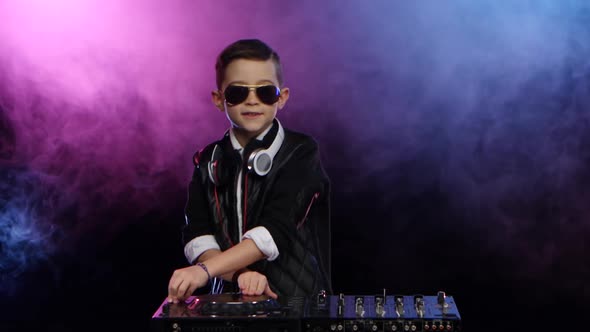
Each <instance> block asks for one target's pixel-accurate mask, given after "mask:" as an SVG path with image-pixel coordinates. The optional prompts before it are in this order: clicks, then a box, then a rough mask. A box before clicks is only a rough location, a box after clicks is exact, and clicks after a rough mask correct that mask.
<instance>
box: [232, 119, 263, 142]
mask: <svg viewBox="0 0 590 332" xmlns="http://www.w3.org/2000/svg"><path fill="white" fill-rule="evenodd" d="M271 126H272V123H270V124H269V125H268V126H266V127H264V128H262V129H260V130H259V131H257V132H254V133H253V132H249V131H246V130H244V129H241V128H236V127H233V128H232V130H233V132H234V135H235V136H236V139H237V140H238V143H240V145H241V146H242V148H244V147H246V145H248V143H250V141H251V140H253V139H256V137H258V136H259V135H260V134H261V133H263V132H264V131H265V130H267V129H268V128H270V127H271Z"/></svg>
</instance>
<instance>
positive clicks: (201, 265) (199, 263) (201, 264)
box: [196, 262, 211, 283]
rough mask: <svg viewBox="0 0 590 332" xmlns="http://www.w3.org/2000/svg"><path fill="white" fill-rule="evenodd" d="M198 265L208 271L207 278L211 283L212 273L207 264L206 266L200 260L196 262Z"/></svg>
mask: <svg viewBox="0 0 590 332" xmlns="http://www.w3.org/2000/svg"><path fill="white" fill-rule="evenodd" d="M196 265H197V266H200V267H201V268H202V269H203V270H205V273H207V278H209V283H211V275H210V274H209V270H208V269H207V266H205V264H203V263H201V262H198V263H197V264H196Z"/></svg>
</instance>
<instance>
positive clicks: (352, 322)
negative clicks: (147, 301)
mask: <svg viewBox="0 0 590 332" xmlns="http://www.w3.org/2000/svg"><path fill="white" fill-rule="evenodd" d="M151 323H152V324H151V325H152V331H154V332H189V331H190V332H205V331H216V332H230V331H231V332H239V331H273V332H274V331H276V332H322V331H343V332H349V331H350V332H360V331H371V332H379V331H400V332H434V331H439V332H442V331H446V332H458V331H461V316H460V315H459V310H458V308H457V305H456V303H455V300H454V299H453V297H452V296H447V294H446V293H445V292H443V291H439V292H438V293H437V294H436V295H421V294H415V295H387V294H385V292H384V293H383V294H378V295H345V294H339V295H327V294H326V293H324V292H321V293H320V294H318V295H317V296H313V297H309V298H304V297H290V298H284V299H279V300H274V299H272V298H269V297H267V296H263V295H262V296H246V295H241V294H238V293H226V294H208V295H200V296H191V297H189V298H188V299H187V300H186V301H185V302H181V303H176V304H175V303H168V302H167V301H164V302H163V303H162V304H161V305H160V307H159V308H158V309H157V310H156V312H155V313H154V315H153V316H152V321H151Z"/></svg>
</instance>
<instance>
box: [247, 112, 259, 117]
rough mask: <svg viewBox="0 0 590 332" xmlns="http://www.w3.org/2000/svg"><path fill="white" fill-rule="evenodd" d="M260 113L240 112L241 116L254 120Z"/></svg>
mask: <svg viewBox="0 0 590 332" xmlns="http://www.w3.org/2000/svg"><path fill="white" fill-rule="evenodd" d="M261 115H262V113H259V112H242V116H244V117H247V118H255V117H257V116H261Z"/></svg>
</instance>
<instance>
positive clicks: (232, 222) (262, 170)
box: [168, 39, 332, 302]
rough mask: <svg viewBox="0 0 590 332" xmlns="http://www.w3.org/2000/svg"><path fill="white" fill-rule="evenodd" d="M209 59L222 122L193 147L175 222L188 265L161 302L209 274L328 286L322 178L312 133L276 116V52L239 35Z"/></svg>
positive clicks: (246, 289) (248, 285)
mask: <svg viewBox="0 0 590 332" xmlns="http://www.w3.org/2000/svg"><path fill="white" fill-rule="evenodd" d="M215 68H216V74H217V90H216V91H213V92H212V93H211V95H212V100H213V103H214V104H215V106H216V107H217V108H218V109H219V110H220V111H222V112H224V113H225V114H226V116H227V118H228V120H229V121H230V129H229V130H228V131H227V132H226V133H225V135H224V136H223V138H222V139H221V140H219V141H217V142H214V143H212V144H210V145H208V146H207V147H205V148H204V149H203V150H201V151H200V152H198V153H197V154H195V156H194V163H195V170H194V173H193V177H192V180H191V182H190V184H189V192H188V200H187V204H186V209H185V216H186V225H185V226H184V228H183V243H184V245H185V247H184V252H185V256H186V257H187V259H188V261H189V262H190V263H191V266H189V267H186V268H182V269H179V270H176V271H174V273H173V275H172V277H171V278H170V283H169V285H168V301H170V302H178V301H182V300H184V299H186V298H187V297H188V296H190V295H191V294H192V293H193V292H194V291H195V290H196V289H197V288H200V287H203V286H205V285H207V284H208V283H209V282H211V281H212V279H213V278H217V277H221V278H223V279H224V280H231V281H234V282H237V284H238V286H239V288H240V290H241V292H242V293H243V294H245V295H260V294H263V293H264V294H266V295H268V296H271V297H273V298H277V297H278V296H302V295H303V296H308V295H312V294H318V293H319V292H320V291H321V290H324V291H326V292H328V293H331V292H332V289H331V276H330V219H329V218H330V214H329V212H330V211H329V207H330V182H329V179H328V177H327V175H326V174H325V172H324V170H323V168H322V166H321V162H320V158H319V152H318V146H317V143H316V142H315V140H314V139H313V138H311V137H309V136H307V135H305V134H302V133H297V132H294V131H290V130H288V129H285V128H283V127H282V125H281V123H280V122H279V121H278V120H277V119H276V118H275V117H276V113H277V111H278V110H279V109H282V108H283V107H284V106H285V103H286V102H287V100H288V99H289V89H288V88H286V87H284V86H283V77H282V70H281V64H280V60H279V56H278V54H277V53H276V52H275V51H273V50H272V49H271V48H270V47H269V46H268V45H266V44H265V43H263V42H262V41H260V40H256V39H248V40H239V41H237V42H235V43H233V44H231V45H229V46H228V47H226V48H225V49H224V50H223V51H222V52H221V54H220V55H219V57H218V59H217V63H216V66H215Z"/></svg>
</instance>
